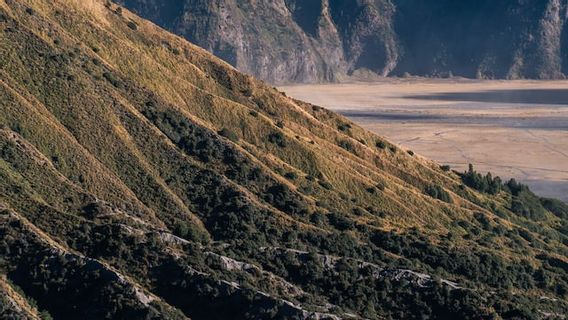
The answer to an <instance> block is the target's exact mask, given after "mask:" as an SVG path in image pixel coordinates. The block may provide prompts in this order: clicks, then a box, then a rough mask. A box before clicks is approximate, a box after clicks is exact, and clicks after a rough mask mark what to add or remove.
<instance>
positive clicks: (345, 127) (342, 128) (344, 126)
mask: <svg viewBox="0 0 568 320" xmlns="http://www.w3.org/2000/svg"><path fill="white" fill-rule="evenodd" d="M337 129H339V131H343V132H345V131H348V130H349V129H351V125H350V124H349V123H340V124H339V125H338V126H337Z"/></svg>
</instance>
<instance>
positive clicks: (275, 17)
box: [117, 0, 568, 83]
mask: <svg viewBox="0 0 568 320" xmlns="http://www.w3.org/2000/svg"><path fill="white" fill-rule="evenodd" d="M117 2H118V3H122V4H124V5H125V6H126V7H128V8H131V9H132V10H134V11H135V12H137V13H139V14H140V15H141V16H143V17H146V18H147V19H150V20H152V21H154V22H156V23H157V24H159V25H160V26H162V27H164V28H166V29H168V30H170V31H172V32H174V33H176V34H179V35H182V36H184V37H185V38H186V39H188V40H190V41H192V42H194V43H196V44H198V45H199V46H201V47H203V48H205V49H207V50H209V51H210V52H212V53H214V54H215V55H217V56H218V57H221V58H222V59H223V60H225V61H227V62H229V63H231V64H232V65H234V66H236V67H237V68H238V69H239V70H241V71H243V72H247V73H250V74H253V75H255V76H257V77H259V78H260V79H263V80H266V81H268V82H271V83H297V82H311V83H313V82H330V81H338V80H339V81H341V80H345V79H346V77H348V76H351V75H354V76H355V79H367V78H368V79H374V78H375V79H376V77H377V76H408V75H418V76H427V77H430V76H432V77H451V76H462V77H468V78H479V79H493V78H496V79H523V78H530V79H561V78H564V75H565V74H567V72H566V70H567V69H568V56H567V55H568V41H567V40H566V39H568V38H567V34H568V31H567V30H568V27H567V25H566V20H567V18H568V2H567V1H566V0H539V1H525V0H461V1H455V0H357V1H355V0H310V1H299V0H255V1H252V0H240V1H235V0H217V1H205V0H176V1H166V2H164V1H158V0H118V1H117Z"/></svg>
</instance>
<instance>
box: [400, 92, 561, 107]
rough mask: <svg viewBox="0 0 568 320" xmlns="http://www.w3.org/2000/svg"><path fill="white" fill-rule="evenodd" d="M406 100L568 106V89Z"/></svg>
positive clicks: (443, 95)
mask: <svg viewBox="0 0 568 320" xmlns="http://www.w3.org/2000/svg"><path fill="white" fill-rule="evenodd" d="M404 98H405V99H418V100H442V101H462V102H463V101H470V102H493V103H517V104H546V105H566V104H568V89H528V90H524V89H521V90H492V91H480V92H451V93H449V92H448V93H438V94H433V95H411V96H405V97H404Z"/></svg>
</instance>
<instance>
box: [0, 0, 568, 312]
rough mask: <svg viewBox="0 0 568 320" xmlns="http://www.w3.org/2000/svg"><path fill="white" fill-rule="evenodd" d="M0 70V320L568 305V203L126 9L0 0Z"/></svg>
mask: <svg viewBox="0 0 568 320" xmlns="http://www.w3.org/2000/svg"><path fill="white" fill-rule="evenodd" d="M298 19H302V18H301V15H300V16H299V17H298ZM0 75H1V77H0V96H1V99H0V109H1V111H2V112H0V235H1V237H0V253H1V255H0V271H1V273H2V275H3V277H2V278H0V290H1V291H2V293H3V295H2V296H3V298H2V299H0V312H1V313H2V316H4V315H9V316H10V317H12V318H14V317H15V318H18V317H19V318H26V317H32V318H33V317H40V316H42V317H43V318H49V316H51V317H53V318H54V319H76V318H85V319H101V318H114V319H185V318H195V319H226V318H231V319H259V318H279V319H283V318H292V319H296V318H315V319H318V318H319V319H323V318H345V317H355V318H358V317H364V318H371V319H380V318H395V319H401V318H408V319H414V318H423V317H430V318H434V319H456V318H459V319H462V318H463V319H495V318H497V319H498V318H505V319H516V318H523V319H524V318H541V317H543V316H544V315H545V314H550V315H553V316H554V315H561V314H564V313H565V312H566V311H567V309H568V306H567V303H566V294H567V292H568V275H567V273H566V272H567V270H566V266H567V264H568V260H567V259H566V256H567V247H566V243H567V241H568V236H567V235H566V231H567V226H566V218H567V215H568V208H567V207H566V206H565V205H564V204H562V203H560V202H557V201H554V200H549V199H539V198H538V197H536V196H535V195H534V194H532V193H531V192H530V191H529V190H528V189H527V188H526V187H524V186H522V185H518V184H516V183H514V182H509V183H506V184H504V183H502V182H501V181H500V180H497V179H493V178H492V177H490V176H489V177H487V176H480V175H478V174H477V173H475V172H474V171H470V172H468V173H466V174H457V173H455V172H452V171H451V170H450V168H447V167H440V166H439V165H437V164H436V163H433V162H431V161H428V160H427V159H424V158H422V157H420V156H419V155H415V154H414V153H413V152H412V151H410V150H402V149H401V148H400V147H397V146H395V145H393V144H391V143H389V142H388V141H385V140H384V139H383V138H381V137H378V136H376V135H374V134H371V133H370V132H367V131H365V130H363V129H361V128H359V127H357V126H356V125H355V124H353V123H351V122H350V121H348V120H347V119H346V118H343V117H341V116H339V115H337V114H335V113H332V112H330V111H328V110H325V109H323V108H320V107H317V106H314V105H310V104H307V103H303V102H301V101H295V100H293V99H290V98H288V97H286V96H285V95H284V94H283V93H281V92H278V91H277V90H276V89H274V88H271V87H268V86H266V85H265V84H264V83H262V82H260V81H257V80H255V79H254V78H252V77H249V76H246V75H243V74H241V73H239V72H237V71H236V70H235V69H233V68H232V67H231V66H229V65H228V64H226V63H225V62H222V61H221V60H219V59H217V58H214V57H213V56H212V55H210V54H209V53H207V52H206V51H205V50H203V49H200V48H198V47H196V46H194V45H192V44H190V43H188V42H186V41H185V40H183V39H181V38H179V37H176V36H174V35H171V34H169V33H167V32H166V31H163V30H161V29H159V28H158V27H156V26H155V25H153V24H151V23H149V22H147V21H145V20H142V19H140V18H139V17H137V16H135V15H133V14H132V13H130V12H129V11H127V10H126V9H123V8H122V7H119V6H117V5H114V4H111V3H108V2H105V1H98V0H81V1H79V0H54V1H46V0H0ZM48 315H49V316H48Z"/></svg>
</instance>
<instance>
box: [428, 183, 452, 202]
mask: <svg viewBox="0 0 568 320" xmlns="http://www.w3.org/2000/svg"><path fill="white" fill-rule="evenodd" d="M424 193H425V194H427V195H429V196H430V197H432V198H434V199H438V200H441V201H444V202H447V203H451V202H452V198H451V196H450V194H449V193H448V192H447V191H446V190H445V189H444V188H442V187H441V186H439V185H437V184H433V185H429V186H427V187H426V189H425V190H424Z"/></svg>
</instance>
